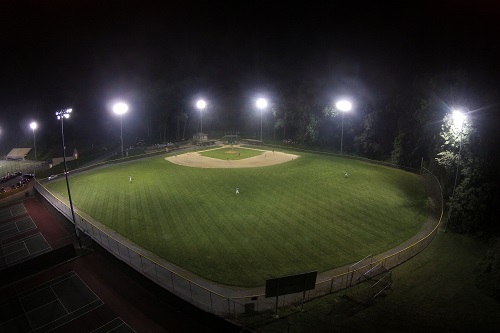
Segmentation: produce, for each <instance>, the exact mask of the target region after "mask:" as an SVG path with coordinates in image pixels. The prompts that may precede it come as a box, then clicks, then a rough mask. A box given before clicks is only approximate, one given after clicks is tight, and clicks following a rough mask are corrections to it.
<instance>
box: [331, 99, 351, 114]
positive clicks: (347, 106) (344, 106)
mask: <svg viewBox="0 0 500 333" xmlns="http://www.w3.org/2000/svg"><path fill="white" fill-rule="evenodd" d="M335 107H336V108H337V109H338V110H340V111H343V112H346V111H350V110H351V109H352V104H351V102H349V101H346V100H341V101H338V102H337V103H336V104H335Z"/></svg>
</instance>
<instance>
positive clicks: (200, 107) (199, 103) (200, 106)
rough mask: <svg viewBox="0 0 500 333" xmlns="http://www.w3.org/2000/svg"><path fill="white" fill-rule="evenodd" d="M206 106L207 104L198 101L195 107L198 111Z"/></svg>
mask: <svg viewBox="0 0 500 333" xmlns="http://www.w3.org/2000/svg"><path fill="white" fill-rule="evenodd" d="M206 106H207V103H206V102H205V101H204V100H202V99H200V100H199V101H198V102H196V107H197V108H198V109H200V110H203V109H204V108H205V107H206Z"/></svg>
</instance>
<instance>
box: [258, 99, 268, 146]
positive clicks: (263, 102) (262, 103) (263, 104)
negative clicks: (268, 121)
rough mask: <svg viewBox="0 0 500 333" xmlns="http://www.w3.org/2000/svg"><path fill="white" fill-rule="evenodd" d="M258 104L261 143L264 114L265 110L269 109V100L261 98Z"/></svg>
mask: <svg viewBox="0 0 500 333" xmlns="http://www.w3.org/2000/svg"><path fill="white" fill-rule="evenodd" d="M256 104H257V107H258V108H259V110H260V141H261V142H262V113H263V111H264V109H265V108H266V107H267V100H266V99H264V98H259V99H258V100H257V103H256Z"/></svg>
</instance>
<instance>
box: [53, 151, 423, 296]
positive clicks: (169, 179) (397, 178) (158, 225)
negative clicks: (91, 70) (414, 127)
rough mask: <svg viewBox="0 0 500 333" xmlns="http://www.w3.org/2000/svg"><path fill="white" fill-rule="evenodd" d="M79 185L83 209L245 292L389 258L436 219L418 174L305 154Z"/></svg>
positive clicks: (92, 176) (148, 170)
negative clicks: (374, 257)
mask: <svg viewBox="0 0 500 333" xmlns="http://www.w3.org/2000/svg"><path fill="white" fill-rule="evenodd" d="M242 152H243V151H242ZM219 153H220V152H218V153H216V154H219ZM261 153H262V152H261ZM268 153H269V152H268ZM246 154H250V152H249V151H247V150H245V155H246ZM241 155H243V153H241V154H240V156H241ZM222 158H223V157H222ZM346 171H347V173H348V176H347V177H346V175H345V173H346ZM130 177H131V179H130ZM70 182H71V195H72V199H73V203H74V205H75V206H76V207H77V208H78V209H79V210H81V211H84V212H86V213H87V214H88V215H90V216H92V217H93V218H94V219H95V220H97V221H100V222H101V223H103V224H105V225H107V226H108V227H110V228H112V229H113V230H115V231H117V232H118V233H120V234H121V235H123V236H124V237H126V238H128V239H130V240H131V241H133V242H134V243H136V244H138V245H139V246H141V247H143V248H145V249H147V250H149V251H152V252H154V253H156V254H158V255H159V256H161V257H163V258H165V259H166V260H168V261H170V262H173V263H175V264H177V265H180V266H182V267H184V268H186V269H188V270H189V271H191V272H193V273H195V274H197V275H199V276H201V277H204V278H206V279H209V280H212V281H215V282H218V283H222V284H225V285H234V286H244V287H254V286H261V285H264V283H265V279H267V278H271V277H276V276H280V275H288V274H296V273H301V272H305V271H311V270H318V271H319V272H322V271H326V270H329V269H332V268H335V267H339V266H342V265H345V264H349V263H353V262H355V261H357V260H359V259H361V258H363V257H365V256H366V255H368V254H377V253H381V252H383V251H384V250H388V249H390V248H392V247H394V246H396V245H398V244H400V243H401V242H403V241H405V240H407V239H408V238H410V237H411V236H413V235H414V234H416V233H417V232H418V231H419V229H420V228H421V226H422V224H423V223H424V222H425V221H426V218H427V213H428V211H427V209H428V205H427V200H426V197H427V196H426V192H425V188H424V185H423V182H422V179H421V178H420V176H418V175H415V174H412V173H408V172H405V171H402V170H398V169H393V168H388V167H385V166H380V165H376V164H370V163H366V162H362V161H356V160H350V159H343V158H339V157H333V156H323V155H319V154H310V153H302V152H301V153H300V157H298V158H295V159H291V160H289V161H286V162H284V163H281V164H278V165H272V166H266V167H253V168H233V169H219V168H193V167H186V166H182V165H177V164H174V163H171V162H169V161H167V160H165V158H164V157H155V158H148V159H144V160H136V161H131V162H127V163H124V164H120V165H113V166H109V167H107V168H101V169H98V170H94V171H90V172H86V173H82V174H80V175H75V176H72V177H71V178H70ZM65 186H66V185H65V182H64V179H63V177H62V179H58V180H54V181H50V182H49V183H48V184H47V187H48V189H49V190H50V191H52V192H55V193H58V194H59V195H61V197H66V196H67V194H66V187H65ZM236 187H238V188H239V194H236V193H235V189H236Z"/></svg>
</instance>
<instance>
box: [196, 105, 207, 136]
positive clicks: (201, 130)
mask: <svg viewBox="0 0 500 333" xmlns="http://www.w3.org/2000/svg"><path fill="white" fill-rule="evenodd" d="M206 106H207V103H206V102H205V101H204V100H202V99H200V100H198V102H196V107H197V108H198V110H200V133H203V110H204V109H205V107H206Z"/></svg>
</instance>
